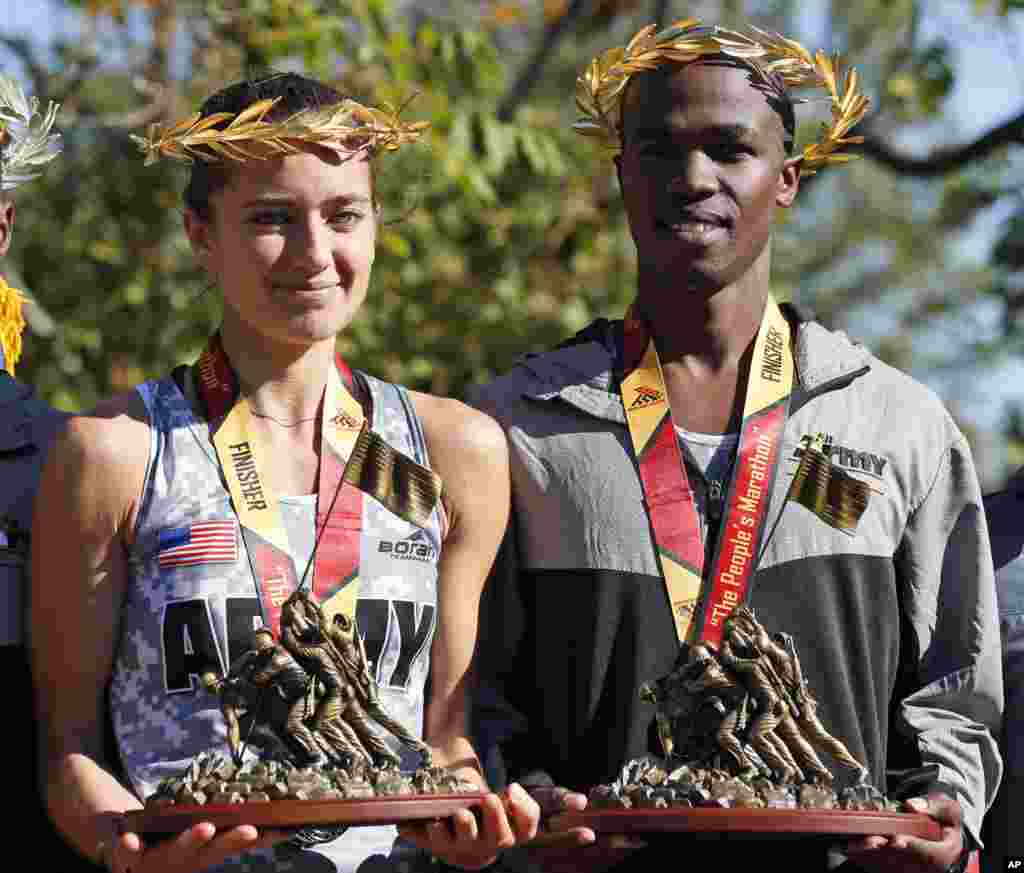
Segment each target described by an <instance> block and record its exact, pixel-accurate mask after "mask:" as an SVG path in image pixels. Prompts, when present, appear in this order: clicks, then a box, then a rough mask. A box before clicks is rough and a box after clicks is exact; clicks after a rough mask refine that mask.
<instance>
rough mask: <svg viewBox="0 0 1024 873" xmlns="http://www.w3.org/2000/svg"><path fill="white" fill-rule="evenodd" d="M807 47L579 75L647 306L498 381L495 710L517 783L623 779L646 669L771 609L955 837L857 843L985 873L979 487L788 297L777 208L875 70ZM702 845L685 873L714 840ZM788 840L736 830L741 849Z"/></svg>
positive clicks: (671, 48)
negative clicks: (808, 104)
mask: <svg viewBox="0 0 1024 873" xmlns="http://www.w3.org/2000/svg"><path fill="white" fill-rule="evenodd" d="M794 46H795V44H794V43H791V42H788V41H784V40H782V39H781V38H776V37H771V36H770V35H766V34H762V33H760V32H756V33H755V34H754V35H753V36H752V37H747V36H743V35H740V34H736V33H732V32H727V31H722V30H720V29H717V28H702V27H699V26H697V23H696V22H693V21H690V22H683V23H680V24H678V25H676V26H674V27H673V28H670V29H669V30H667V31H664V32H662V33H660V34H655V33H653V29H648V30H645V31H643V32H641V33H640V34H638V35H637V37H635V38H634V40H633V41H631V43H630V45H629V46H628V47H627V48H626V49H625V50H619V51H618V52H609V53H607V54H606V55H605V56H604V57H603V58H602V59H601V60H600V62H595V64H593V65H592V66H591V67H590V68H589V69H588V72H587V74H586V75H585V76H583V77H581V89H580V91H579V92H578V95H577V98H578V99H577V102H578V105H579V106H580V108H581V109H582V110H583V111H584V113H585V115H586V118H585V119H584V120H583V121H582V122H581V123H580V124H579V125H578V126H577V127H578V129H580V131H581V132H583V133H587V134H589V135H594V136H597V137H598V138H599V139H601V140H602V141H603V144H604V145H605V146H606V147H608V148H609V150H610V151H612V152H613V153H615V154H616V165H617V169H618V176H619V182H620V186H621V189H622V194H623V198H624V201H625V207H626V213H627V216H628V219H629V223H630V228H631V232H632V235H633V238H634V242H635V244H636V249H637V255H638V281H637V291H636V298H635V302H634V305H633V308H632V311H631V315H630V316H629V317H627V319H626V320H625V321H622V322H604V321H599V322H597V323H595V324H593V325H591V326H590V327H589V328H587V329H586V330H584V331H583V332H582V333H580V334H579V335H577V336H576V337H575V338H574V339H573V340H572V341H570V342H569V343H568V344H566V345H565V346H563V347H562V348H559V349H556V350H554V351H552V352H549V353H545V354H541V355H538V356H530V357H527V358H526V359H524V360H523V361H522V362H521V363H520V364H519V365H518V366H517V367H516V368H514V369H513V370H512V371H511V372H510V373H508V374H506V375H505V376H503V377H502V378H500V379H498V380H497V381H495V382H494V383H492V384H490V385H488V386H486V387H485V388H483V389H482V390H480V391H479V392H478V393H477V394H476V395H475V402H476V403H477V404H478V405H479V406H480V407H481V408H482V409H484V410H486V411H488V412H489V413H490V414H492V415H493V416H494V417H495V418H497V419H498V420H499V421H500V422H501V423H502V424H503V426H504V428H505V430H506V433H507V436H508V440H509V446H510V454H511V472H512V491H513V508H514V522H513V524H512V525H511V528H510V536H509V540H508V542H507V543H506V546H505V547H504V549H503V556H502V558H501V562H500V564H499V566H498V568H497V571H496V574H495V577H494V579H493V582H492V586H491V588H490V591H489V595H488V596H489V598H490V602H489V603H488V611H489V616H490V617H489V619H488V623H487V624H485V626H484V627H483V629H482V630H481V639H482V640H483V644H482V651H481V655H480V669H481V673H482V676H483V679H482V686H483V690H482V692H481V698H482V699H487V700H500V701H501V704H500V705H501V707H503V708H504V709H503V713H502V715H504V714H505V713H508V712H509V711H511V715H512V716H515V717H516V718H519V720H520V722H521V725H522V724H523V723H524V724H525V727H521V728H520V729H519V730H518V731H515V730H513V729H510V730H508V731H506V732H505V734H504V735H503V736H502V735H501V731H500V726H499V725H496V724H494V721H495V719H496V718H497V716H495V714H494V713H487V712H484V713H481V714H480V716H479V718H480V720H481V721H483V722H484V727H485V728H486V730H487V731H488V732H489V734H490V735H491V736H495V735H497V736H498V737H499V740H498V741H499V743H500V747H501V753H502V757H503V761H504V765H505V767H506V770H507V775H508V778H509V779H510V780H511V779H518V780H519V781H520V782H521V783H523V784H528V783H532V784H534V785H542V786H543V785H546V786H548V790H547V791H546V792H545V793H546V794H547V795H549V796H550V795H552V794H554V795H556V796H561V792H559V791H558V790H557V789H556V790H554V791H552V789H551V786H559V787H561V786H566V787H568V788H570V789H572V790H574V791H586V790H587V789H589V788H590V787H591V786H594V785H596V784H599V783H606V782H609V781H611V780H612V779H614V778H615V777H616V775H617V773H618V770H619V768H620V767H621V765H622V764H623V763H624V762H625V761H627V760H628V759H631V758H633V757H636V756H639V755H642V754H645V753H647V752H657V750H658V749H657V743H656V737H655V732H654V731H652V730H651V729H650V728H651V722H652V719H653V715H654V713H653V709H652V707H651V705H650V704H649V703H646V702H644V701H642V700H641V699H640V697H639V696H638V694H637V690H638V688H639V687H640V686H641V685H642V683H644V682H646V681H648V680H650V679H652V678H654V677H657V676H662V675H664V674H666V673H668V672H669V671H670V670H671V668H672V665H673V662H674V660H675V658H676V655H677V652H678V650H679V647H680V645H681V644H682V643H683V642H698V643H703V644H709V645H712V646H714V647H717V646H718V645H719V642H720V640H721V637H722V627H723V622H724V619H725V617H726V616H727V615H728V614H729V611H730V610H731V608H733V607H734V606H737V605H739V604H741V603H747V604H749V605H750V606H752V607H753V608H755V609H756V611H757V615H758V619H759V620H760V621H761V622H762V623H763V624H764V625H765V627H766V628H768V629H769V630H770V632H773V633H774V632H779V631H785V632H789V633H792V634H793V636H794V638H795V640H796V642H797V645H798V646H799V650H800V652H801V654H802V656H803V661H804V665H805V668H806V676H805V678H806V679H807V680H808V683H809V687H810V689H811V690H812V691H813V693H814V694H815V695H816V696H817V697H818V698H819V701H820V716H821V720H822V722H823V723H824V724H825V725H827V726H828V727H829V729H830V731H831V732H832V733H833V734H834V735H835V736H836V737H837V738H840V739H841V740H842V741H843V742H844V743H845V745H846V746H847V748H849V749H850V751H851V753H852V754H853V755H854V756H855V757H856V758H857V759H858V760H863V761H865V762H866V764H867V767H868V770H869V775H870V779H871V781H872V782H873V783H875V784H876V785H877V786H879V787H881V788H883V789H884V788H885V774H886V769H887V766H897V765H898V766H900V767H903V768H907V769H910V768H914V774H915V775H916V776H917V777H918V781H917V782H916V783H910V784H914V785H916V786H922V787H920V788H919V790H917V791H914V792H913V793H914V794H915V795H920V796H919V797H918V798H917V799H916V800H915V801H914V802H913V803H912V808H915V809H918V810H927V811H928V812H929V814H931V815H932V816H933V817H934V818H936V819H937V820H938V822H939V823H940V824H941V826H942V838H941V840H939V841H923V840H917V839H909V838H906V837H903V836H900V837H894V838H892V839H891V840H888V839H885V838H881V837H871V838H866V839H864V840H860V841H857V842H854V843H851V844H849V845H848V846H847V847H846V849H847V852H848V857H850V858H851V859H852V858H854V857H855V858H856V862H857V864H858V865H861V866H862V867H863V868H867V869H882V868H883V867H885V866H886V865H892V868H893V869H909V870H914V869H918V870H935V871H941V870H946V869H957V865H961V864H963V863H965V862H966V857H967V856H966V852H965V849H967V848H969V847H971V846H973V845H974V843H975V842H976V841H977V840H978V830H979V827H980V823H981V818H982V815H983V813H984V811H985V809H986V806H987V804H988V803H989V802H990V800H991V797H992V795H993V793H994V791H995V786H996V783H997V782H998V779H999V774H1000V759H999V755H998V752H997V749H996V744H995V741H994V739H993V736H992V729H993V727H994V726H995V725H996V724H997V723H998V719H999V712H1000V701H1001V695H1002V685H1001V674H1000V664H999V646H998V626H997V623H996V617H995V592H994V586H993V580H992V572H991V567H990V555H989V545H988V539H987V536H986V533H985V528H984V519H983V517H982V512H981V497H980V494H979V489H978V483H977V478H976V475H975V471H974V467H973V463H972V460H971V457H970V452H969V449H968V446H967V443H966V441H965V440H964V438H963V435H962V434H961V433H960V431H959V430H958V429H957V427H956V425H955V424H954V423H953V421H952V419H951V418H950V416H949V415H948V414H947V412H946V411H945V410H944V409H943V408H942V406H941V404H940V403H939V402H938V400H937V399H936V398H935V397H934V396H933V395H932V394H931V393H930V392H929V391H927V390H926V389H925V388H923V387H922V386H920V385H918V384H916V383H914V382H913V381H912V380H911V379H909V378H908V377H906V376H905V375H903V374H902V373H899V372H897V371H895V370H894V369H892V368H891V367H888V366H887V365H885V364H884V363H882V362H881V361H879V360H877V359H876V358H874V357H873V356H872V355H871V354H870V353H869V352H867V351H866V350H865V349H863V348H861V347H859V346H857V345H855V344H853V343H851V342H849V341H848V340H847V339H846V338H845V337H844V336H842V335H839V334H834V333H831V332H829V331H827V330H825V329H824V328H823V327H821V326H820V325H818V324H815V323H814V322H813V321H809V320H807V319H806V318H805V317H804V316H802V315H801V314H800V313H799V312H798V311H797V310H796V309H795V308H793V307H790V306H783V307H781V308H780V307H778V306H777V305H776V304H775V302H774V300H773V299H772V297H771V295H770V293H769V289H770V283H769V276H770V266H771V252H772V246H771V238H772V227H773V223H774V221H775V215H776V210H778V209H780V208H787V207H789V206H790V205H791V204H792V203H793V202H794V201H795V199H796V196H797V192H798V190H799V179H800V175H801V173H809V172H813V171H815V170H817V169H819V168H820V167H822V166H824V165H825V164H827V163H829V162H831V161H832V160H835V159H842V157H843V156H842V155H838V154H837V152H838V151H840V150H841V149H842V147H843V146H844V145H845V144H847V143H848V142H850V141H851V140H850V139H849V138H848V137H846V133H847V131H848V130H849V128H850V127H851V126H852V125H853V124H854V123H856V121H857V120H858V119H859V118H860V116H861V115H863V112H864V110H865V109H866V100H865V99H864V98H862V97H861V96H860V95H858V94H857V92H856V78H855V77H852V78H847V79H846V80H845V81H846V84H845V85H844V84H843V82H844V80H843V77H842V75H841V71H837V70H836V69H835V66H834V63H833V61H832V60H831V59H829V58H828V57H826V56H824V55H819V56H818V57H817V58H814V57H813V56H811V55H810V54H809V53H805V52H802V51H798V50H797V48H795V47H794ZM815 82H817V83H820V82H825V83H826V85H827V87H828V90H829V97H830V99H831V101H832V105H833V110H834V111H833V118H832V122H831V124H830V125H829V126H828V127H827V129H826V130H825V133H824V135H823V137H822V140H821V141H820V142H819V143H816V144H814V145H812V146H809V147H807V148H805V149H804V150H803V152H802V154H800V155H799V156H797V157H795V158H793V157H790V156H789V149H790V147H791V144H792V136H793V114H792V99H791V97H790V95H789V93H788V87H787V85H798V84H812V83H815ZM840 88H842V90H841V91H840ZM673 423H674V427H673ZM818 435H823V438H822V439H821V440H820V444H821V445H822V446H824V447H825V450H824V451H819V452H818V453H817V457H818V461H816V462H815V464H816V472H815V475H814V476H813V477H808V478H806V479H803V480H802V481H803V482H804V484H803V485H801V487H800V488H799V489H796V491H798V497H799V499H796V498H795V497H791V494H790V488H789V484H790V482H791V481H792V479H793V477H794V472H795V471H796V469H797V468H798V465H799V464H800V462H801V461H802V459H803V455H804V454H810V446H811V443H812V442H814V441H816V440H818ZM822 459H824V461H825V463H824V465H823V464H822V463H821V460H822ZM731 468H735V471H733V472H730V469H731ZM833 480H835V481H837V482H846V483H847V484H846V485H845V486H843V488H842V489H841V490H843V491H844V493H845V492H847V491H849V492H851V493H852V490H853V489H854V487H855V486H854V484H851V483H856V480H863V481H862V482H860V483H859V484H858V485H857V487H859V489H860V490H861V491H862V492H865V493H866V495H867V498H868V499H867V500H866V502H861V501H859V500H844V501H839V500H833V499H832V498H831V496H830V491H832V490H834V488H832V487H831V486H830V483H831V482H833ZM813 482H817V483H818V484H817V485H813V486H812V485H808V483H813ZM863 482H868V483H870V490H868V489H866V488H865V487H864V484H863ZM730 483H731V484H730ZM725 485H727V486H728V488H725V487H723V486H725ZM808 490H810V492H811V493H810V494H808V493H807V492H808ZM723 494H724V495H726V496H725V498H724V500H723V499H721V498H720V495H723ZM807 507H810V511H809V510H808V508H807ZM954 545H955V546H956V548H953V546H954ZM495 688H496V689H497V691H498V693H497V694H496V693H494V689H495ZM489 719H490V722H489V723H488V720H489ZM510 720H511V719H510ZM652 738H653V739H654V741H653V742H652ZM485 754H486V752H485ZM488 758H489V759H490V758H491V756H488ZM921 767H928V768H930V769H924V770H922V769H920V768H921ZM923 776H928V777H929V778H927V781H926V782H925V780H924V779H922V777H923ZM838 781H839V780H838V779H837V782H838ZM570 801H571V803H572V804H573V805H574V806H576V807H578V806H579V805H580V804H581V803H582V798H581V797H580V796H579V795H571V796H570ZM961 823H962V827H961ZM575 836H576V838H578V839H580V840H582V839H584V838H592V837H593V834H592V833H586V832H585V831H581V832H577V833H576V834H575ZM773 845H776V844H773ZM674 851H675V853H676V856H677V857H678V858H679V859H680V868H681V869H682V866H683V865H684V862H685V861H686V858H687V853H689V852H691V851H693V847H692V844H687V843H686V842H681V843H677V844H674ZM573 852H575V853H577V854H576V855H575V857H576V859H577V860H576V862H575V866H576V869H588V868H587V866H586V864H588V863H590V861H591V860H592V861H593V863H594V865H595V867H594V868H593V869H598V868H600V867H602V866H607V857H602V854H601V852H600V851H599V850H598V849H595V848H593V847H586V848H583V849H579V848H575V849H570V850H566V852H565V855H566V856H567V857H566V858H564V859H562V860H563V861H564V862H565V864H566V868H567V869H568V868H569V867H571V866H572V863H573V862H570V861H569V860H568V856H570V855H571V854H572V853H573ZM764 852H765V846H764V845H763V844H761V845H758V844H757V843H756V842H749V841H738V842H737V841H729V842H722V843H717V844H715V846H714V856H715V859H716V861H719V862H726V863H724V869H733V867H736V869H739V867H738V863H739V862H747V863H750V862H752V863H755V864H756V863H763V860H764V857H765V855H764ZM619 854H620V855H622V854H625V853H624V852H620V853H619ZM591 856H593V857H591ZM833 860H835V859H834V858H833ZM787 861H791V862H792V863H791V864H790V866H791V867H793V868H795V869H805V868H809V869H825V868H826V866H827V864H828V863H829V862H828V861H827V859H826V857H825V851H824V849H823V848H821V845H820V843H815V844H814V845H812V844H810V843H800V844H797V845H796V848H794V850H793V853H792V854H791V853H790V851H789V848H788V847H787ZM730 862H731V863H732V866H730ZM848 863H852V861H851V862H848ZM623 864H624V865H629V868H630V869H636V870H644V869H652V868H653V867H654V866H655V864H656V862H655V861H654V860H653V859H651V858H650V857H648V856H646V854H645V853H644V852H640V853H638V854H634V855H632V856H628V857H626V858H625V860H624V861H623ZM549 869H550V867H549ZM622 869H625V866H623V868H622ZM851 869H852V868H851Z"/></svg>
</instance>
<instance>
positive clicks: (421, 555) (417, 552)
mask: <svg viewBox="0 0 1024 873" xmlns="http://www.w3.org/2000/svg"><path fill="white" fill-rule="evenodd" d="M377 551H378V552H379V553H380V554H382V555H387V556H388V557H389V558H393V559H394V560H396V561H419V562H420V563H423V564H433V563H434V562H435V561H437V549H436V548H434V545H433V544H432V543H431V542H430V540H429V538H428V537H427V535H426V534H425V533H424V532H423V531H421V530H418V531H416V532H415V533H413V534H411V535H410V536H407V537H406V538H405V539H404V540H381V541H380V543H379V544H378V545H377Z"/></svg>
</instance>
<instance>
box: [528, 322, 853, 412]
mask: <svg viewBox="0 0 1024 873" xmlns="http://www.w3.org/2000/svg"><path fill="white" fill-rule="evenodd" d="M782 310H783V312H784V314H785V315H786V317H787V318H788V319H789V321H790V323H791V324H793V325H794V327H795V329H796V371H797V380H798V387H797V390H796V391H795V392H794V397H793V400H792V401H791V403H790V407H791V410H795V409H796V408H798V407H799V406H801V405H802V403H803V402H804V400H805V399H806V398H807V395H811V394H814V393H816V392H818V391H823V390H828V387H829V386H830V384H831V383H833V382H837V381H840V382H842V381H848V380H850V379H853V378H856V377H857V376H859V375H861V374H862V373H863V372H864V371H866V369H868V368H870V366H871V355H870V353H869V352H868V351H867V350H866V349H865V348H864V347H863V346H861V345H858V344H856V343H854V342H852V341H851V340H850V339H849V338H847V336H846V335H845V334H843V333H836V332H832V331H829V330H826V329H825V328H824V327H822V326H821V325H820V324H818V323H817V322H816V321H812V320H810V316H809V315H808V314H807V313H806V312H804V311H803V310H801V309H798V308H797V307H795V306H792V305H789V304H783V305H782ZM621 333H622V322H621V321H620V320H616V321H607V320H605V319H600V320H598V321H596V322H594V323H593V324H591V325H590V326H588V327H586V328H584V330H582V331H581V332H580V333H578V334H577V335H576V336H575V337H574V338H573V339H572V340H570V341H569V343H567V344H566V345H564V346H561V347H559V348H557V349H555V350H554V351H551V352H546V353H543V354H539V355H527V356H526V357H525V358H523V359H522V360H521V361H520V363H519V366H520V367H522V368H523V369H524V370H525V371H526V373H527V376H528V380H529V381H528V386H527V387H526V389H525V390H524V391H523V396H524V397H527V398H530V399H532V400H542V401H550V400H556V399H557V400H560V401H564V402H565V403H568V404H570V405H571V406H573V407H575V408H576V409H579V410H580V411H581V412H585V413H587V414H588V415H592V416H594V417H595V418H600V419H604V420H605V421H612V422H616V423H618V424H625V423H626V414H625V412H624V411H623V409H622V400H621V399H620V397H619V394H618V391H617V389H616V383H615V376H614V368H615V348H616V344H617V342H618V337H619V336H620V335H621Z"/></svg>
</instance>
